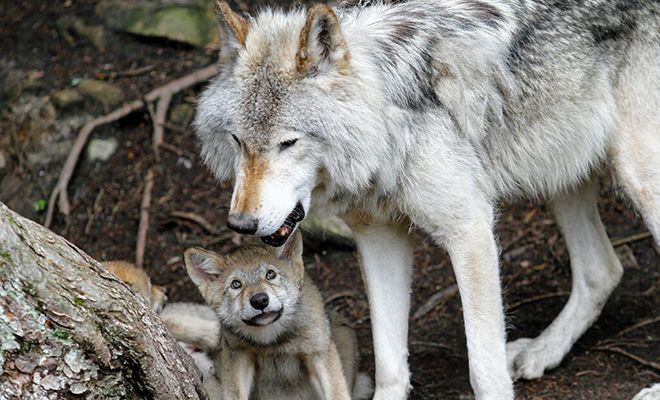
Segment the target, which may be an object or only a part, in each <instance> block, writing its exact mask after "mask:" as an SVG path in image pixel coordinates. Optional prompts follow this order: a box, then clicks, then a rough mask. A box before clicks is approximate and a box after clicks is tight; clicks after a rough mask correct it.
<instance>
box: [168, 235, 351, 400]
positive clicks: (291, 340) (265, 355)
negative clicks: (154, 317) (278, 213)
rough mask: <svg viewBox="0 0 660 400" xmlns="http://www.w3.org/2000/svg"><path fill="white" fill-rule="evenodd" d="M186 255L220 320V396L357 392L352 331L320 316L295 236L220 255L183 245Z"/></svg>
mask: <svg viewBox="0 0 660 400" xmlns="http://www.w3.org/2000/svg"><path fill="white" fill-rule="evenodd" d="M185 260H186V268H187V269H188V273H189V274H190V277H191V278H192V280H193V282H195V283H196V284H197V285H198V287H199V290H200V292H201V293H202V296H203V297H204V299H205V300H206V302H207V303H208V304H209V305H210V306H211V307H212V308H213V309H214V310H215V312H216V315H217V316H218V318H219V320H220V326H221V337H220V341H219V350H218V352H217V356H216V370H217V371H218V372H217V374H218V375H219V378H220V384H221V387H222V398H223V399H225V400H229V399H248V398H249V399H250V400H258V399H261V400H264V399H273V400H277V399H282V400H284V399H299V400H306V399H332V400H334V399H351V398H352V396H351V394H357V393H358V392H360V391H361V389H362V387H359V388H357V390H356V381H357V380H358V378H357V376H358V375H357V341H356V338H355V334H354V333H353V331H352V330H351V328H350V327H348V326H347V325H346V324H345V323H344V322H343V321H342V320H341V319H340V318H339V317H338V316H337V315H336V314H329V315H328V314H326V312H325V310H324V306H323V299H322V297H321V294H320V293H319V291H318V289H317V288H316V286H315V285H314V283H313V282H312V281H311V279H310V278H309V276H308V275H307V274H306V272H305V269H304V266H303V263H302V240H301V238H300V235H299V234H297V235H295V236H294V237H292V239H291V241H290V243H289V244H287V246H285V247H283V248H282V249H281V250H280V251H276V250H274V249H266V248H260V247H246V248H240V249H238V250H236V251H234V252H233V253H230V254H228V255H224V256H222V255H217V254H215V253H213V252H209V251H205V250H202V249H188V250H187V251H186V253H185ZM181 339H182V340H184V341H188V340H186V339H185V338H181ZM361 382H362V381H361Z"/></svg>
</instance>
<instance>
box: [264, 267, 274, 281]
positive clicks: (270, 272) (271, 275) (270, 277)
mask: <svg viewBox="0 0 660 400" xmlns="http://www.w3.org/2000/svg"><path fill="white" fill-rule="evenodd" d="M276 276H277V274H276V273H275V271H273V270H272V269H269V270H268V272H266V279H268V280H269V281H270V280H273V279H275V277H276Z"/></svg>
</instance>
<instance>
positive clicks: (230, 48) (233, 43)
mask: <svg viewBox="0 0 660 400" xmlns="http://www.w3.org/2000/svg"><path fill="white" fill-rule="evenodd" d="M215 17H216V19H217V20H218V25H219V26H220V58H219V63H220V65H224V64H227V63H229V62H231V61H232V60H234V58H235V57H236V54H237V53H238V51H239V50H240V49H242V48H244V47H245V38H246V37H247V33H248V30H249V29H250V22H249V21H247V20H246V19H245V18H243V17H241V16H240V15H238V14H237V13H235V12H233V11H232V10H231V8H229V5H227V3H225V2H224V1H218V2H217V3H216V4H215Z"/></svg>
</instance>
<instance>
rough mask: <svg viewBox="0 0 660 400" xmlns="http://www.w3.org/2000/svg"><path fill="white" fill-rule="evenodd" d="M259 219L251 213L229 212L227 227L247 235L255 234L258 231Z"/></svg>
mask: <svg viewBox="0 0 660 400" xmlns="http://www.w3.org/2000/svg"><path fill="white" fill-rule="evenodd" d="M257 224H258V220H257V219H256V218H254V217H252V216H250V215H245V214H240V213H233V214H229V218H228V219H227V227H228V228H229V229H231V230H232V231H236V232H238V233H243V234H245V235H254V233H255V232H256V231H257Z"/></svg>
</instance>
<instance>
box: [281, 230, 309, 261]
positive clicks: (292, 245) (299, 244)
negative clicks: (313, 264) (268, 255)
mask: <svg viewBox="0 0 660 400" xmlns="http://www.w3.org/2000/svg"><path fill="white" fill-rule="evenodd" d="M276 251H277V257H278V258H280V259H282V260H287V261H294V260H296V259H302V252H303V241H302V234H301V233H300V229H296V231H295V232H294V233H293V235H291V237H290V238H289V240H287V241H286V243H285V244H284V246H282V247H278V248H277V250H276Z"/></svg>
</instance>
